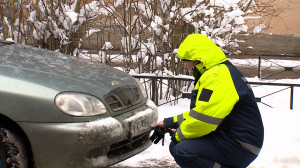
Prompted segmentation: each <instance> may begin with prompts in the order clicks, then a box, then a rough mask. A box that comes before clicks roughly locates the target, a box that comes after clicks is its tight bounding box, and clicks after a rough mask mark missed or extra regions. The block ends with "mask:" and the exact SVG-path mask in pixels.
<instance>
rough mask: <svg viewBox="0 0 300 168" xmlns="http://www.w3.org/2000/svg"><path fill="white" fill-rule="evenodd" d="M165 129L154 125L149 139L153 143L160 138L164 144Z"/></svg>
mask: <svg viewBox="0 0 300 168" xmlns="http://www.w3.org/2000/svg"><path fill="white" fill-rule="evenodd" d="M165 133H166V132H165V130H164V129H163V128H161V127H159V126H156V127H155V129H154V132H153V134H152V135H151V137H150V140H151V141H152V142H153V141H154V144H157V143H158V142H159V141H160V140H161V139H162V145H163V146H164V141H165Z"/></svg>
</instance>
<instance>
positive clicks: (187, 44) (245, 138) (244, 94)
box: [164, 34, 263, 154]
mask: <svg viewBox="0 0 300 168" xmlns="http://www.w3.org/2000/svg"><path fill="white" fill-rule="evenodd" d="M177 55H178V57H179V58H180V59H185V60H192V61H196V60H198V61H200V63H199V64H198V65H196V66H195V67H196V68H197V69H198V70H199V71H200V72H201V77H200V78H199V80H198V82H197V83H196V85H195V87H194V91H195V93H196V95H195V100H196V101H195V104H194V106H193V108H192V109H191V110H190V111H187V112H184V113H183V114H180V115H177V116H174V117H172V118H166V119H164V122H165V126H166V127H167V128H176V129H177V131H176V133H175V136H173V137H172V140H174V139H175V140H176V141H177V142H181V141H183V140H186V139H192V138H199V137H202V136H204V135H207V134H209V133H211V132H213V131H216V130H217V129H218V130H219V129H220V130H221V131H222V132H226V133H228V135H229V136H231V137H232V138H233V139H236V140H237V141H239V142H241V144H243V145H244V146H247V148H248V149H249V150H252V152H253V153H255V154H258V152H259V150H260V147H261V146H262V142H263V124H262V120H261V116H260V112H259V110H258V107H257V104H256V101H255V97H254V95H253V92H252V90H251V88H250V86H249V84H248V83H247V81H246V80H245V78H244V77H243V76H242V75H241V73H240V72H239V71H238V70H237V69H236V68H235V67H233V66H232V65H227V64H224V62H225V61H227V58H226V56H225V54H224V53H223V51H222V50H221V49H220V48H219V47H217V46H216V45H215V44H214V43H213V42H212V41H211V40H210V39H209V38H207V37H206V36H204V35H201V34H192V35H189V36H188V37H187V38H186V39H185V40H184V41H183V42H182V44H181V45H180V46H179V49H178V53H177ZM195 67H194V68H195ZM231 113H232V114H231ZM225 118H227V119H226V122H224V119H225ZM221 123H222V124H221ZM220 125H222V126H220ZM249 146H250V147H249Z"/></svg>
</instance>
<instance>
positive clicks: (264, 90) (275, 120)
mask: <svg viewBox="0 0 300 168" xmlns="http://www.w3.org/2000/svg"><path fill="white" fill-rule="evenodd" d="M299 81H300V79H299V80H296V82H295V83H299ZM283 88H284V87H272V86H253V91H254V93H255V95H259V96H263V95H266V94H269V93H273V92H274V91H276V90H281V89H283ZM289 100H290V89H286V90H284V91H281V92H279V93H276V94H272V95H270V96H267V97H265V98H263V99H262V102H264V103H265V104H267V105H269V106H272V107H273V108H271V107H269V106H266V105H265V104H263V103H258V105H259V108H260V111H261V115H262V118H263V122H264V127H265V139H264V145H263V148H262V151H261V152H260V154H259V156H258V158H257V159H256V160H255V161H254V162H253V163H251V164H250V166H249V168H299V167H300V104H299V102H300V87H295V89H294V109H293V110H290V109H289V107H290V106H289ZM188 107H189V99H180V100H179V102H178V104H176V105H170V104H165V105H162V106H159V107H158V111H159V120H162V119H163V118H165V117H170V116H174V115H177V114H180V113H182V112H184V111H187V110H188ZM169 143H170V138H169V135H167V134H166V136H165V145H164V146H162V145H161V142H159V143H158V144H156V145H155V144H153V145H152V146H151V147H149V148H148V149H147V150H145V151H144V152H142V153H140V154H138V155H136V156H134V157H132V158H129V159H127V160H125V161H123V162H121V163H119V164H117V165H114V166H112V167H151V168H152V167H178V166H177V165H176V163H175V161H174V159H173V158H172V156H171V154H170V153H169Z"/></svg>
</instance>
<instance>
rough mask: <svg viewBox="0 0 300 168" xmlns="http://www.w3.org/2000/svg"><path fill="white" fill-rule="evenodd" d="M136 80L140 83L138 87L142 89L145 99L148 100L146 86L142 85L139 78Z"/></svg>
mask: <svg viewBox="0 0 300 168" xmlns="http://www.w3.org/2000/svg"><path fill="white" fill-rule="evenodd" d="M134 79H135V81H136V82H137V83H138V85H139V87H140V89H141V91H142V94H143V97H144V98H147V97H148V94H147V92H146V89H145V88H144V86H143V85H142V83H141V82H140V81H139V80H138V79H137V78H134Z"/></svg>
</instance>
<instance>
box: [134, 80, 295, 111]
mask: <svg viewBox="0 0 300 168" xmlns="http://www.w3.org/2000/svg"><path fill="white" fill-rule="evenodd" d="M133 77H135V78H137V79H148V80H147V81H145V82H149V81H150V82H151V85H150V87H151V92H150V97H151V100H152V101H153V102H155V104H156V105H157V106H161V105H164V104H166V103H169V102H172V101H176V100H178V99H181V98H189V97H190V93H186V92H182V91H181V90H179V89H175V88H173V89H175V90H176V91H178V92H180V93H181V96H180V97H179V96H178V97H175V98H174V99H173V100H170V101H167V102H165V103H163V104H158V96H157V93H158V92H157V82H158V80H161V82H162V80H178V81H190V82H191V81H194V79H193V78H192V77H178V76H155V75H133ZM249 84H250V85H268V86H286V87H287V88H284V89H280V90H278V91H275V92H273V93H269V94H267V95H265V96H261V97H256V101H257V102H260V103H263V104H264V105H267V106H269V107H271V106H270V105H268V104H266V103H264V102H262V99H263V98H265V97H267V96H270V95H273V94H276V93H278V92H281V91H284V90H287V89H290V109H293V102H294V87H300V84H288V83H270V82H249ZM146 89H147V88H146Z"/></svg>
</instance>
